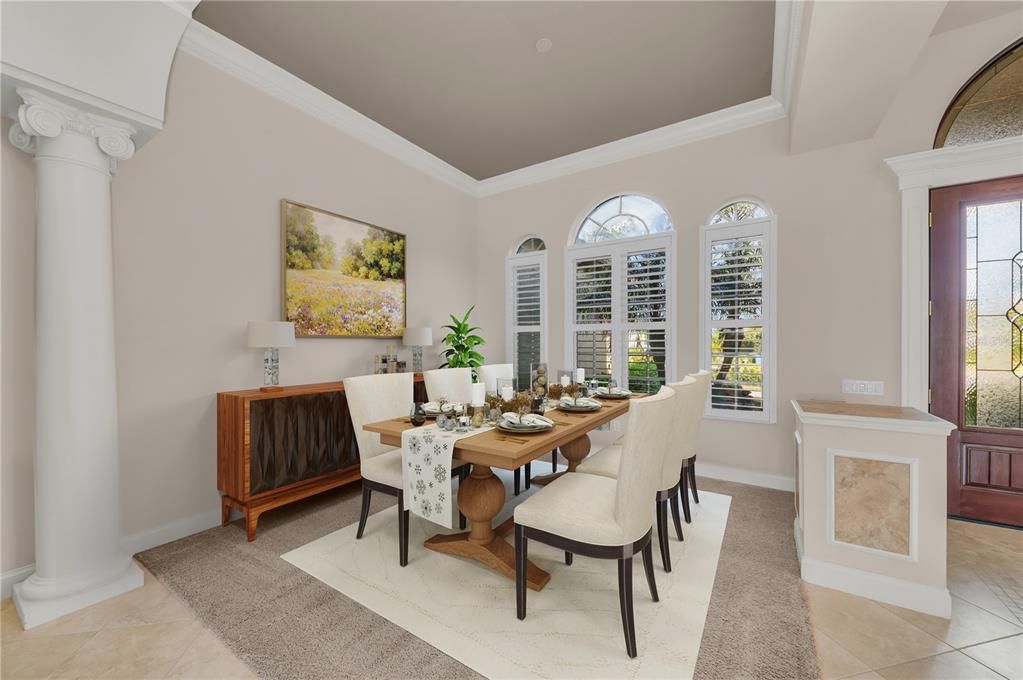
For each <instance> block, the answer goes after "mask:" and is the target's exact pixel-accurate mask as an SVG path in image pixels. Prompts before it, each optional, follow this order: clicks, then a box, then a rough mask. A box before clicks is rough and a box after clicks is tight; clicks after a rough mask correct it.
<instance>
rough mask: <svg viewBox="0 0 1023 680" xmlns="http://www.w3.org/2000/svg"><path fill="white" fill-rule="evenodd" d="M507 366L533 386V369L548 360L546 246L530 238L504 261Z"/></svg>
mask: <svg viewBox="0 0 1023 680" xmlns="http://www.w3.org/2000/svg"><path fill="white" fill-rule="evenodd" d="M505 290H506V291H507V305H506V310H505V314H506V315H505V328H506V329H507V333H508V335H507V338H506V343H507V344H506V347H507V351H508V363H510V364H512V365H514V367H515V378H516V380H517V384H518V385H520V386H525V385H529V384H530V379H531V378H530V368H531V367H532V366H535V365H536V364H538V363H540V362H541V361H546V360H547V245H546V244H545V243H544V242H543V239H541V238H539V237H537V236H527V237H526V238H524V239H522V240H521V241H520V242H519V244H518V245H517V246H516V247H515V249H514V250H513V251H512V254H511V255H509V256H508V259H507V261H506V262H505Z"/></svg>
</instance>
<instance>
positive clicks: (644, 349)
mask: <svg viewBox="0 0 1023 680" xmlns="http://www.w3.org/2000/svg"><path fill="white" fill-rule="evenodd" d="M673 243H674V239H673V235H672V224H671V218H670V217H669V216H668V213H667V211H666V210H665V209H664V208H663V207H661V205H660V204H659V203H657V202H656V201H653V200H651V199H649V198H646V197H645V196H637V195H634V194H627V195H620V196H615V197H614V198H609V199H608V200H606V201H604V202H603V203H601V204H600V205H598V206H597V207H596V208H594V209H593V210H592V211H590V213H589V214H588V215H587V216H586V218H585V219H583V221H582V224H580V225H578V226H577V227H576V231H575V243H574V245H573V246H572V247H571V248H569V250H568V253H567V255H568V261H567V263H566V264H567V270H568V279H567V283H568V290H567V291H566V297H567V301H568V303H569V304H568V305H567V306H566V315H567V318H566V331H567V332H566V334H565V341H566V347H565V356H566V358H567V360H568V361H569V362H570V363H569V367H572V368H582V369H584V370H585V371H586V377H587V378H588V379H589V378H596V379H597V380H598V381H600V382H601V383H603V384H605V385H608V384H609V383H612V382H614V383H616V384H617V385H618V386H620V387H627V388H629V389H631V390H633V391H637V392H656V391H657V390H658V389H659V388H660V387H661V385H664V384H665V383H666V382H668V380H669V379H671V378H672V377H673V376H674V356H675V351H674V338H675V333H674V328H673V316H674V307H673V304H674V303H673V291H674V285H673V281H674V269H673V261H674V245H673Z"/></svg>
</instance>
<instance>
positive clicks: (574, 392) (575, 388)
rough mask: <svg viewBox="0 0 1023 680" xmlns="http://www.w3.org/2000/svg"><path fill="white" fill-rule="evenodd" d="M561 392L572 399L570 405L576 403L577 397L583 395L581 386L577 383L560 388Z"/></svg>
mask: <svg viewBox="0 0 1023 680" xmlns="http://www.w3.org/2000/svg"><path fill="white" fill-rule="evenodd" d="M561 391H562V393H563V394H565V395H567V396H568V397H570V398H571V399H572V403H573V404H575V403H578V401H579V397H581V396H582V394H583V386H582V385H580V384H579V383H572V384H571V385H569V386H568V387H562V388H561Z"/></svg>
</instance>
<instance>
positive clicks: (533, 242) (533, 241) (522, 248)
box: [515, 236, 547, 255]
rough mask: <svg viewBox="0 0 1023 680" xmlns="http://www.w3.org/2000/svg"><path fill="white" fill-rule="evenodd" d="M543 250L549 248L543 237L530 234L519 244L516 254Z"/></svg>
mask: <svg viewBox="0 0 1023 680" xmlns="http://www.w3.org/2000/svg"><path fill="white" fill-rule="evenodd" d="M541 250H547V244H546V243H544V242H543V239H542V238H539V237H537V236H530V237H529V238H527V239H525V240H524V241H523V242H522V243H520V244H519V247H518V248H516V249H515V254H516V255H521V254H522V253H538V252H540V251H541Z"/></svg>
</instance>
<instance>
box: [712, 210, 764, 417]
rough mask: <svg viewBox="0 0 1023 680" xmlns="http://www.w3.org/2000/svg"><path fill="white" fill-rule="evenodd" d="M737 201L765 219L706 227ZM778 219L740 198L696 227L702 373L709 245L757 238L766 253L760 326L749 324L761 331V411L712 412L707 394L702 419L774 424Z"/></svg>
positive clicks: (714, 410)
mask: <svg viewBox="0 0 1023 680" xmlns="http://www.w3.org/2000/svg"><path fill="white" fill-rule="evenodd" d="M737 201H752V202H754V203H756V204H757V205H759V206H761V207H762V208H763V209H764V210H766V211H767V215H768V216H767V217H760V218H756V219H748V220H739V221H737V222H721V223H718V224H710V221H711V220H712V219H713V218H714V216H715V215H717V214H718V212H720V211H721V209H722V208H724V207H726V206H728V205H731V204H732V203H735V202H737ZM777 226H778V218H777V215H775V214H774V212H773V211H772V210H771V209H770V208H769V207H768V206H767V204H766V203H764V202H763V201H761V200H759V199H756V198H752V197H748V196H741V197H738V198H734V199H731V200H729V201H726V202H724V203H722V204H721V206H720V207H719V208H718V209H717V210H715V211H714V212H713V213H711V214H710V217H708V219H707V221H706V222H705V223H704V224H703V226H702V227H700V323H699V334H700V335H699V347H700V366H701V367H702V368H703V369H704V370H707V371H709V370H711V368H710V366H711V360H710V340H711V338H710V329H711V328H712V327H713V323H714V322H713V320H712V319H711V318H710V309H711V305H710V294H711V289H710V258H709V249H710V244H711V241H720V240H724V239H728V238H737V237H738V238H742V237H754V236H760V237H762V238H763V240H764V247H765V249H766V251H767V252H766V253H765V255H764V267H765V269H766V271H765V272H764V287H765V289H766V290H765V291H764V303H763V304H764V312H763V314H762V318H761V323H759V324H752V323H751V324H749V325H751V326H753V325H759V326H762V327H763V329H764V330H763V335H762V336H761V341H762V342H763V344H764V352H763V357H764V363H765V366H764V369H763V390H764V393H763V399H764V410H763V411H762V412H759V413H757V412H755V411H728V410H725V409H715V408H713V407H712V406H711V404H712V401H711V394H710V392H709V391H708V394H707V403H706V405H705V406H704V411H703V415H704V417H705V418H710V419H713V420H730V421H739V422H749V423H762V424H774V423H776V422H777V401H778V399H777V396H778V387H777V386H778V382H777V380H778V352H777V349H778V347H777V345H778V343H777V318H778V306H777V291H778V266H777V256H778V233H777V232H778V230H777Z"/></svg>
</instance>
